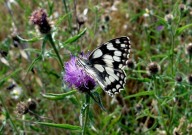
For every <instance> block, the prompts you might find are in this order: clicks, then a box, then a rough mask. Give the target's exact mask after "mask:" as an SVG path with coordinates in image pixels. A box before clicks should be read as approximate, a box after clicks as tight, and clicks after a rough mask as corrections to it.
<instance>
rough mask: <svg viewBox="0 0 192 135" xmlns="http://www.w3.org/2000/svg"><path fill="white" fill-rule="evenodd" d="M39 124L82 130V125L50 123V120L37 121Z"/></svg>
mask: <svg viewBox="0 0 192 135" xmlns="http://www.w3.org/2000/svg"><path fill="white" fill-rule="evenodd" d="M35 123H37V124H40V125H43V126H48V127H56V128H62V129H68V130H77V131H80V130H81V127H80V126H74V125H69V124H55V123H48V122H35Z"/></svg>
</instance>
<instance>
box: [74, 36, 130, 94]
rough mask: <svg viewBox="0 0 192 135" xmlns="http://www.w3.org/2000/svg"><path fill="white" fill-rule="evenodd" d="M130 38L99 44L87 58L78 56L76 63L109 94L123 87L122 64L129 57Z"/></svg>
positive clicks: (124, 78) (124, 63) (124, 81)
mask: <svg viewBox="0 0 192 135" xmlns="http://www.w3.org/2000/svg"><path fill="white" fill-rule="evenodd" d="M130 48H131V45H130V40H129V38H128V37H119V38H115V39H112V40H110V41H108V42H106V43H104V44H101V45H100V46H99V47H97V48H96V49H95V50H93V51H92V53H91V54H90V55H89V57H88V59H84V58H78V59H77V61H76V64H77V65H78V66H80V67H82V68H84V70H85V71H86V72H87V73H88V74H89V75H90V76H91V77H92V78H93V79H95V80H96V81H97V82H98V83H99V85H100V86H101V88H102V89H103V90H104V91H105V92H107V93H108V94H109V95H110V96H113V95H114V94H118V93H119V92H120V90H123V89H124V85H125V83H126V74H125V71H124V70H123V69H124V66H125V65H126V62H127V60H128V58H129V53H130Z"/></svg>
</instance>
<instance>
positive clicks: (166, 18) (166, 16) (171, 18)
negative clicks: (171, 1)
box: [165, 14, 173, 24]
mask: <svg viewBox="0 0 192 135" xmlns="http://www.w3.org/2000/svg"><path fill="white" fill-rule="evenodd" d="M165 20H166V21H167V22H168V23H169V24H171V22H172V20H173V15H172V14H167V15H165Z"/></svg>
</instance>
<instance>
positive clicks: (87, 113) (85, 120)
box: [82, 94, 90, 135]
mask: <svg viewBox="0 0 192 135" xmlns="http://www.w3.org/2000/svg"><path fill="white" fill-rule="evenodd" d="M85 98H86V99H85V103H86V105H87V106H86V110H85V118H84V124H83V130H82V135H85V131H86V127H87V122H88V115H89V104H90V96H89V95H88V94H86V97H85Z"/></svg>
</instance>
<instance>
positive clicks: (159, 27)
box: [156, 25, 164, 31]
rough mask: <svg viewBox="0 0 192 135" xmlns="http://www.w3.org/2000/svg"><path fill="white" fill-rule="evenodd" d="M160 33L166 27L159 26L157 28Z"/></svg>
mask: <svg viewBox="0 0 192 135" xmlns="http://www.w3.org/2000/svg"><path fill="white" fill-rule="evenodd" d="M156 29H157V30H158V31H161V30H163V29H164V26H163V25H159V26H157V28H156Z"/></svg>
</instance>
